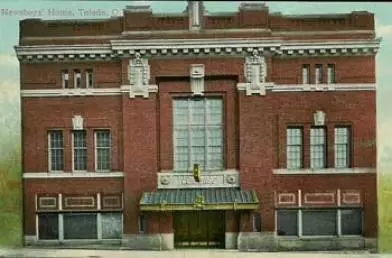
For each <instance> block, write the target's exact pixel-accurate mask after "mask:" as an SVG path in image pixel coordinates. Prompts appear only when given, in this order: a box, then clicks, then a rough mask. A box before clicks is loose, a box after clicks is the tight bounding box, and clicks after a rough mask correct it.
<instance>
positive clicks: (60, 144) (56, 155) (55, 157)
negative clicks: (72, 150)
mask: <svg viewBox="0 0 392 258" xmlns="http://www.w3.org/2000/svg"><path fill="white" fill-rule="evenodd" d="M48 137H49V151H48V153H49V170H50V171H63V170H64V136H63V132H62V131H60V130H52V131H49V135H48Z"/></svg>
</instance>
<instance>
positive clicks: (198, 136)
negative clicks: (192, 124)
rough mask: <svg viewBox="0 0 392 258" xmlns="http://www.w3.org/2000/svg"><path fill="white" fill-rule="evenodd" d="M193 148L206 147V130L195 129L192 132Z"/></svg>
mask: <svg viewBox="0 0 392 258" xmlns="http://www.w3.org/2000/svg"><path fill="white" fill-rule="evenodd" d="M191 137H192V139H191V141H192V146H205V142H204V141H205V132H204V128H193V129H192V130H191Z"/></svg>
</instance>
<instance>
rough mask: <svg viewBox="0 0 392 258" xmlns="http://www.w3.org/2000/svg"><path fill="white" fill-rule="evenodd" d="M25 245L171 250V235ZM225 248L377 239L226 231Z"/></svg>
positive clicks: (271, 248) (346, 246)
mask: <svg viewBox="0 0 392 258" xmlns="http://www.w3.org/2000/svg"><path fill="white" fill-rule="evenodd" d="M24 242H25V245H26V246H51V247H61V248H90V247H91V248H97V249H100V248H101V249H112V248H113V249H130V250H172V249H174V234H173V233H166V234H128V235H124V236H123V239H119V240H63V241H59V240H38V239H37V237H36V236H29V235H28V236H25V241H24ZM225 249H238V250H239V251H260V252H277V251H329V250H370V251H373V252H376V251H377V238H364V237H334V238H322V237H314V238H298V237H276V236H275V234H274V233H273V232H239V233H228V232H227V233H226V234H225Z"/></svg>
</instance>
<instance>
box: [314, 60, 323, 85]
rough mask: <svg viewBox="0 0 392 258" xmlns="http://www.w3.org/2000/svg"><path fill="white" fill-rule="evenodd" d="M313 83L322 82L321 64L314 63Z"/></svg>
mask: <svg viewBox="0 0 392 258" xmlns="http://www.w3.org/2000/svg"><path fill="white" fill-rule="evenodd" d="M315 76H316V77H315V83H316V84H321V83H323V65H321V64H316V73H315Z"/></svg>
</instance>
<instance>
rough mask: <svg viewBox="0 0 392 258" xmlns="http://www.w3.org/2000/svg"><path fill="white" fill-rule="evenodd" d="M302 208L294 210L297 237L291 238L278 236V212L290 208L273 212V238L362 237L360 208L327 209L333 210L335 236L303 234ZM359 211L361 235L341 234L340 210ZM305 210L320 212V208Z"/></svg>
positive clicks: (362, 219) (362, 215)
mask: <svg viewBox="0 0 392 258" xmlns="http://www.w3.org/2000/svg"><path fill="white" fill-rule="evenodd" d="M302 209H303V208H302V207H297V208H296V209H295V210H296V211H297V219H298V222H297V232H298V233H297V235H291V236H281V235H278V219H277V218H278V212H279V210H290V208H279V209H276V210H275V223H276V224H275V236H277V237H279V238H302V239H315V238H336V237H363V231H364V212H363V208H362V207H339V208H338V207H335V208H328V209H329V210H334V211H335V212H336V235H313V236H308V235H304V234H303V219H302V212H303V211H302ZM358 209H359V210H361V232H362V234H361V235H354V234H343V233H342V216H341V211H342V210H358ZM307 210H320V208H317V207H315V208H312V209H310V208H307Z"/></svg>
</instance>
